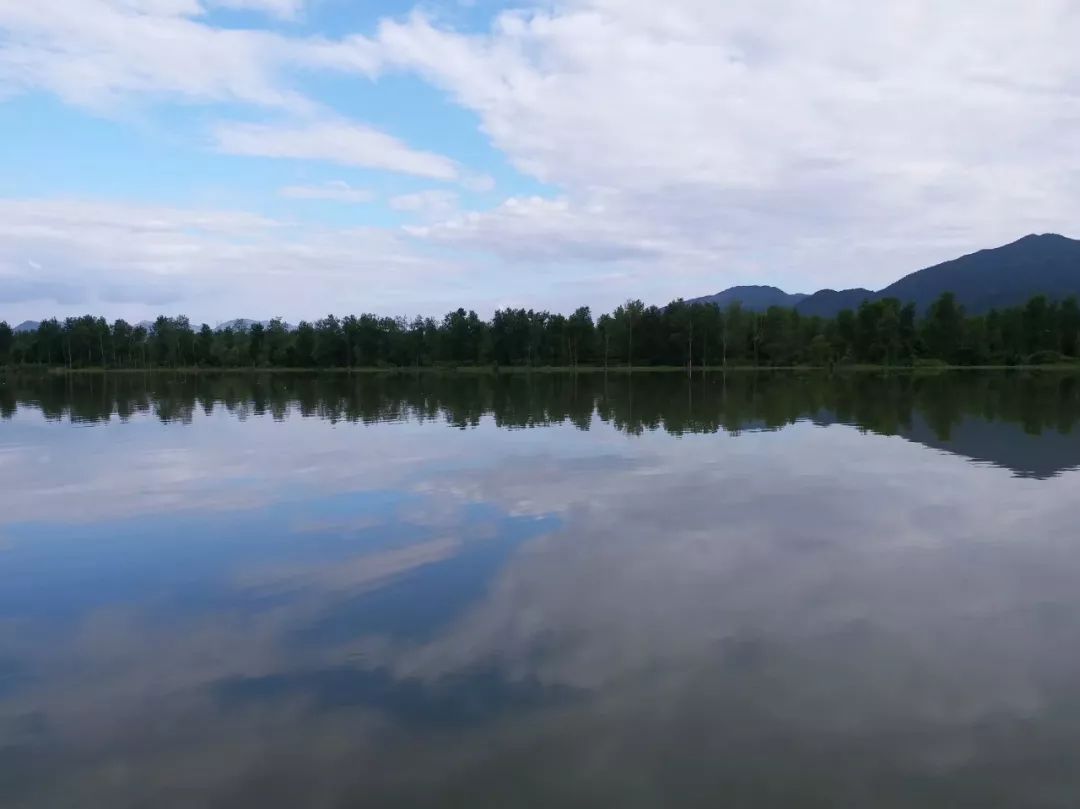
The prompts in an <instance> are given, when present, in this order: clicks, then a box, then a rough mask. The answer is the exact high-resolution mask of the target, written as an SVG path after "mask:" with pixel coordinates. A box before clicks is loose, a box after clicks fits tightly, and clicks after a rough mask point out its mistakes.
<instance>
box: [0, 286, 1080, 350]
mask: <svg viewBox="0 0 1080 809" xmlns="http://www.w3.org/2000/svg"><path fill="white" fill-rule="evenodd" d="M1078 357H1080V306H1078V304H1077V301H1076V299H1075V298H1068V299H1066V300H1064V301H1060V302H1059V301H1052V300H1050V299H1048V298H1047V297H1045V296H1036V297H1034V298H1032V299H1031V300H1030V301H1028V302H1027V304H1025V305H1023V306H1018V307H1015V308H1009V309H1002V310H993V311H991V312H989V313H987V314H985V315H983V314H979V315H974V314H968V313H967V312H965V310H964V308H963V306H961V305H960V304H959V303H958V302H957V300H956V298H955V296H954V295H952V294H951V293H946V294H944V295H942V296H941V297H940V298H939V299H938V300H937V301H935V302H934V303H933V304H932V305H931V306H930V307H929V308H928V309H927V311H926V312H925V313H923V314H922V315H919V314H918V313H917V311H916V308H915V306H914V304H902V303H901V302H900V301H898V300H896V299H892V298H889V299H885V300H878V301H865V302H864V303H863V304H862V305H861V306H859V308H858V309H855V310H850V309H849V310H844V311H842V312H840V313H839V314H838V315H837V316H836V317H834V318H822V317H816V316H815V317H808V316H804V315H801V314H800V313H799V312H798V311H796V310H794V309H788V308H782V307H772V308H770V309H768V310H767V311H764V312H754V311H750V310H747V309H744V308H742V307H741V306H739V305H738V304H735V305H732V306H729V307H727V308H725V309H721V308H719V307H718V306H716V305H713V304H707V303H687V302H685V301H683V300H676V301H673V302H672V303H670V304H668V305H667V306H662V307H661V306H646V305H645V304H643V303H642V302H641V301H639V300H632V301H628V302H627V303H625V304H624V305H622V306H619V307H617V308H616V309H615V310H614V311H613V312H611V313H608V314H602V315H600V316H599V317H598V318H595V319H594V318H593V315H592V312H591V311H590V309H589V308H588V307H581V308H579V309H577V310H575V311H574V312H573V314H571V315H569V316H567V315H562V314H552V313H550V312H545V311H540V312H538V311H534V310H532V309H528V310H526V309H511V308H507V309H500V310H498V311H496V312H495V314H494V316H493V317H492V318H491V319H490V320H484V319H482V318H480V317H479V316H478V315H477V314H476V312H474V311H466V310H465V309H457V310H456V311H453V312H450V313H448V314H447V315H446V316H444V317H443V318H442V319H441V320H437V319H434V318H430V317H427V318H425V317H417V318H414V319H412V320H408V319H406V318H400V317H398V318H392V317H383V316H378V315H372V314H365V315H360V316H354V315H349V316H347V317H343V318H338V317H335V316H334V315H329V316H327V317H325V318H322V319H321V320H317V321H315V322H307V321H305V322H301V323H300V324H299V325H298V326H297V327H295V328H292V327H290V326H288V325H287V324H286V323H285V322H284V321H282V320H281V319H275V320H271V321H270V322H269V323H268V324H267V325H265V326H264V325H263V324H260V323H255V324H253V325H252V326H250V328H224V329H213V328H211V327H210V326H209V325H207V324H202V325H201V326H200V327H198V328H196V327H194V326H193V325H192V323H191V322H190V320H189V319H188V318H187V317H183V316H180V317H164V316H162V317H158V318H157V320H155V321H154V322H153V324H148V325H141V324H137V325H132V324H130V323H127V322H125V321H124V320H117V321H115V322H113V323H111V324H110V323H109V322H108V321H106V320H105V318H103V317H95V316H92V315H85V316H83V317H72V318H67V319H65V320H63V321H60V320H57V319H55V318H54V319H50V320H45V321H42V322H41V323H40V325H39V326H38V328H37V329H36V330H32V331H22V332H13V330H12V329H11V327H10V326H9V325H8V324H7V323H6V322H0V365H42V366H63V367H67V368H144V369H150V368H185V367H201V368H240V367H255V368H262V367H278V368H410V367H440V366H445V367H461V366H495V367H568V368H578V367H582V366H587V367H604V368H609V367H634V366H645V367H647V366H676V367H683V366H685V367H740V366H743V367H745V366H752V367H791V366H816V367H826V366H833V365H843V364H868V365H884V366H910V365H914V364H918V363H920V362H941V363H946V364H949V365H1022V364H1047V363H1057V362H1072V361H1075V360H1076V359H1077V358H1078Z"/></svg>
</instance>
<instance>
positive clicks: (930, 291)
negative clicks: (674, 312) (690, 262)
mask: <svg viewBox="0 0 1080 809" xmlns="http://www.w3.org/2000/svg"><path fill="white" fill-rule="evenodd" d="M944 292H952V293H954V294H955V295H956V298H957V300H958V301H959V302H960V303H961V304H963V306H964V307H965V308H966V309H967V310H968V312H970V313H972V314H982V313H985V312H987V311H989V310H990V309H995V308H997V309H1001V308H1005V307H1009V306H1019V305H1022V304H1024V303H1026V302H1027V301H1028V300H1029V299H1031V298H1033V297H1034V296H1036V295H1046V296H1047V297H1048V298H1053V299H1062V298H1067V297H1068V296H1070V295H1075V296H1077V297H1078V298H1080V241H1077V240H1075V239H1068V238H1066V237H1065V236H1059V235H1057V234H1055V233H1045V234H1042V235H1034V234H1033V235H1031V236H1025V237H1024V238H1022V239H1020V240H1018V241H1015V242H1012V243H1011V244H1006V245H1004V246H1003V247H996V248H993V249H990V250H980V251H979V252H977V253H972V254H970V255H967V256H962V257H960V258H957V259H953V260H952V261H946V262H944V263H943V264H936V265H934V266H933V267H927V268H926V269H924V270H919V271H917V272H913V273H911V274H910V275H905V276H904V277H903V278H901V279H900V280H899V281H897V282H896V283H894V284H890V285H889V286H887V287H885V288H884V289H880V290H877V291H874V290H870V289H861V288H859V289H841V290H835V289H823V290H820V291H818V292H815V293H814V294H812V295H803V294H788V293H787V292H784V291H783V290H781V289H777V288H776V287H768V286H739V287H731V288H730V289H725V290H724V291H723V292H718V293H717V294H715V295H707V296H705V297H701V298H694V299H693V300H692V301H690V302H691V303H717V304H719V305H721V306H727V305H729V304H731V303H734V302H736V301H737V302H739V303H741V304H742V306H743V307H745V308H746V309H750V310H752V311H764V310H765V309H768V308H769V307H770V306H786V307H794V308H795V309H796V310H797V311H799V312H800V313H801V314H804V315H820V316H821V317H834V316H835V315H836V314H837V313H838V312H840V311H842V310H844V309H856V308H858V307H859V305H860V304H861V303H862V302H863V301H867V300H868V301H875V300H881V299H883V298H897V299H898V300H900V301H901V302H902V303H914V304H915V306H916V307H917V308H918V309H919V310H920V311H924V310H925V309H926V308H927V307H928V306H929V305H930V304H931V303H933V302H934V301H935V300H936V299H937V298H939V297H940V296H941V294H942V293H944Z"/></svg>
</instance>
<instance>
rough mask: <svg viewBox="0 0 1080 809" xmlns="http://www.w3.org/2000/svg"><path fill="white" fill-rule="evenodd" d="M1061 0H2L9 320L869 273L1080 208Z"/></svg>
mask: <svg viewBox="0 0 1080 809" xmlns="http://www.w3.org/2000/svg"><path fill="white" fill-rule="evenodd" d="M1076 41H1080V12H1078V11H1077V9H1076V8H1075V7H1074V6H1073V4H1070V3H1067V2H1063V1H1062V2H1059V1H1057V0H1044V1H1042V2H1036V3H1034V4H1031V3H1026V4H1022V3H1020V2H1011V1H1010V0H1001V2H996V3H991V4H983V5H982V6H980V8H978V9H974V10H973V9H956V8H948V7H945V6H943V4H940V3H931V2H921V1H920V2H912V3H905V4H902V5H901V4H874V6H873V7H870V8H867V7H866V4H861V3H856V2H854V1H853V0H831V1H830V2H826V3H822V4H815V5H814V7H813V8H808V7H806V5H805V4H799V3H792V2H788V1H787V0H761V1H760V2H749V0H733V1H732V2H725V3H715V2H706V0H672V1H671V2H670V3H665V4H664V5H663V7H657V6H656V5H655V4H654V3H651V2H647V1H646V0H542V1H541V2H533V3H529V2H519V3H503V2H499V3H496V2H489V0H474V1H473V2H465V1H464V0H442V2H438V1H436V2H427V3H421V4H415V3H413V2H399V1H398V0H393V1H392V2H388V1H382V2H368V1H366V0H365V2H358V1H357V0H36V2H34V3H26V2H23V1H22V0H0V133H3V134H2V135H0V138H2V140H0V145H2V148H0V319H7V320H9V321H13V322H18V321H19V320H21V319H24V318H38V317H41V316H47V315H60V316H63V315H67V314H77V313H83V312H85V311H94V312H102V313H104V314H106V315H109V316H123V317H129V318H142V317H150V316H152V315H155V314H158V313H161V312H164V313H170V314H176V313H181V312H183V313H187V314H189V315H190V316H192V317H193V318H194V319H196V320H206V321H209V322H214V321H216V320H221V319H226V318H229V317H234V316H247V317H258V318H264V317H270V316H273V315H282V316H285V317H286V318H288V319H290V320H296V319H299V318H304V317H307V318H311V317H318V316H321V315H323V314H326V313H328V312H335V313H338V314H343V313H346V312H355V311H377V312H384V313H401V314H415V313H424V314H437V313H440V312H442V311H445V310H446V309H449V308H453V307H456V306H459V305H465V306H471V307H474V308H476V309H477V310H478V311H480V312H482V313H484V314H489V313H490V312H491V310H492V309H494V308H495V307H497V306H502V305H527V306H537V307H547V308H553V309H563V310H567V309H570V308H573V307H575V306H577V305H580V304H589V305H592V306H593V307H595V308H599V309H604V308H608V307H611V306H614V305H615V304H617V303H618V302H620V301H622V300H624V299H626V298H628V297H641V298H643V299H645V300H646V301H648V302H650V303H664V302H666V301H668V300H670V299H672V298H674V297H678V296H692V295H697V294H705V293H710V292H715V291H717V290H719V289H722V288H724V287H726V286H730V285H732V284H738V283H771V284H777V285H780V286H783V287H784V288H786V289H788V290H790V291H810V290H813V289H816V288H820V287H824V286H830V287H845V286H856V285H858V286H870V287H878V286H882V285H884V284H886V283H888V282H890V281H892V280H894V279H895V278H897V277H899V276H900V275H903V274H904V273H906V272H909V271H911V270H913V269H917V268H919V267H921V266H925V265H927V264H930V263H933V262H936V261H940V260H944V259H947V258H951V257H954V256H956V255H959V254H961V253H964V252H969V251H971V250H974V249H979V248H982V247H988V246H994V245H997V244H1001V243H1004V242H1007V241H1011V240H1012V239H1015V238H1018V237H1019V236H1022V235H1024V234H1025V233H1028V232H1045V231H1058V232H1064V233H1066V234H1069V232H1070V227H1071V226H1072V223H1073V222H1075V221H1076V215H1077V210H1078V205H1080V146H1078V145H1077V143H1076V140H1075V137H1074V136H1073V133H1075V131H1076V126H1077V124H1078V123H1080V57H1077V55H1076V53H1075V50H1076V49H1075V47H1074V43H1075V42H1076Z"/></svg>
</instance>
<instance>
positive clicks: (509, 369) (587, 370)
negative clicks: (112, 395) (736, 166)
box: [0, 362, 1080, 376]
mask: <svg viewBox="0 0 1080 809" xmlns="http://www.w3.org/2000/svg"><path fill="white" fill-rule="evenodd" d="M956 371H1023V372H1032V371H1046V372H1054V373H1063V372H1064V373H1069V372H1071V373H1077V374H1080V362H1078V363H1072V364H1061V363H1058V364H1048V365H944V364H943V365H834V366H831V367H827V366H817V365H789V366H767V365H729V366H726V367H725V366H722V365H707V366H698V365H695V366H692V367H691V368H689V369H687V367H686V366H677V365H639V366H632V367H628V366H625V365H619V366H614V365H613V366H609V367H608V368H604V367H603V366H596V365H581V366H577V367H574V366H558V365H544V366H534V367H531V368H530V367H526V366H516V365H515V366H494V365H463V366H430V365H429V366H414V367H393V368H378V367H363V368H340V367H330V368H287V367H276V366H274V367H254V366H233V367H205V366H187V367H180V368H168V367H161V366H155V367H150V368H107V367H106V368H101V367H96V368H64V367H62V366H61V367H57V366H48V367H44V366H18V365H6V366H0V373H2V374H20V375H21V374H31V375H43V376H68V375H83V374H99V375H101V374H121V375H123V374H188V375H215V374H334V375H352V374H361V375H364V376H371V375H405V374H411V375H419V374H446V375H484V376H500V375H503V374H510V375H521V374H526V375H527V374H605V373H609V374H621V375H627V374H676V373H682V374H687V373H690V374H722V373H771V372H786V373H792V372H794V373H807V374H820V373H826V374H835V373H839V374H845V373H899V374H936V373H942V372H956Z"/></svg>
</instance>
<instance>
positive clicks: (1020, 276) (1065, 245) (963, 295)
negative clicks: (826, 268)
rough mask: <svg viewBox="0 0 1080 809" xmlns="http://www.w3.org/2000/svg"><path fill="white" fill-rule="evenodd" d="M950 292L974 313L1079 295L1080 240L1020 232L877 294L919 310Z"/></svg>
mask: <svg viewBox="0 0 1080 809" xmlns="http://www.w3.org/2000/svg"><path fill="white" fill-rule="evenodd" d="M943 292H953V293H955V294H956V298H957V300H958V301H960V303H962V304H963V305H964V308H965V309H967V310H968V311H969V312H971V313H973V314H982V313H984V312H987V311H989V310H990V309H994V308H997V309H1001V308H1004V307H1006V306H1017V305H1019V304H1023V303H1027V301H1028V300H1029V299H1031V298H1032V297H1034V296H1035V295H1046V296H1047V297H1048V298H1056V299H1061V298H1067V297H1069V296H1070V295H1076V296H1078V297H1080V241H1077V240H1075V239H1067V238H1065V237H1064V236H1058V235H1057V234H1055V233H1045V234H1043V235H1041V236H1035V235H1031V236H1025V237H1024V238H1022V239H1020V240H1019V241H1015V242H1013V243H1011V244H1007V245H1005V246H1004V247H997V248H994V249H992V250H980V251H979V252H977V253H972V254H970V255H967V256H962V257H961V258H958V259H954V260H952V261H946V262H944V263H943V264H936V265H934V266H933V267H927V268H926V269H925V270H919V271H918V272H913V273H911V275H906V276H904V277H903V278H901V279H900V280H899V281H897V282H896V283H895V284H890V285H889V286H887V287H885V289H883V290H881V292H879V293H878V297H879V298H899V299H900V300H901V301H904V302H905V303H907V302H909V301H911V302H913V303H914V304H915V305H916V306H917V307H918V308H919V309H920V310H923V309H925V308H926V307H928V306H929V305H930V304H931V303H933V302H934V301H935V300H936V299H937V298H938V297H940V296H941V293H943Z"/></svg>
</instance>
